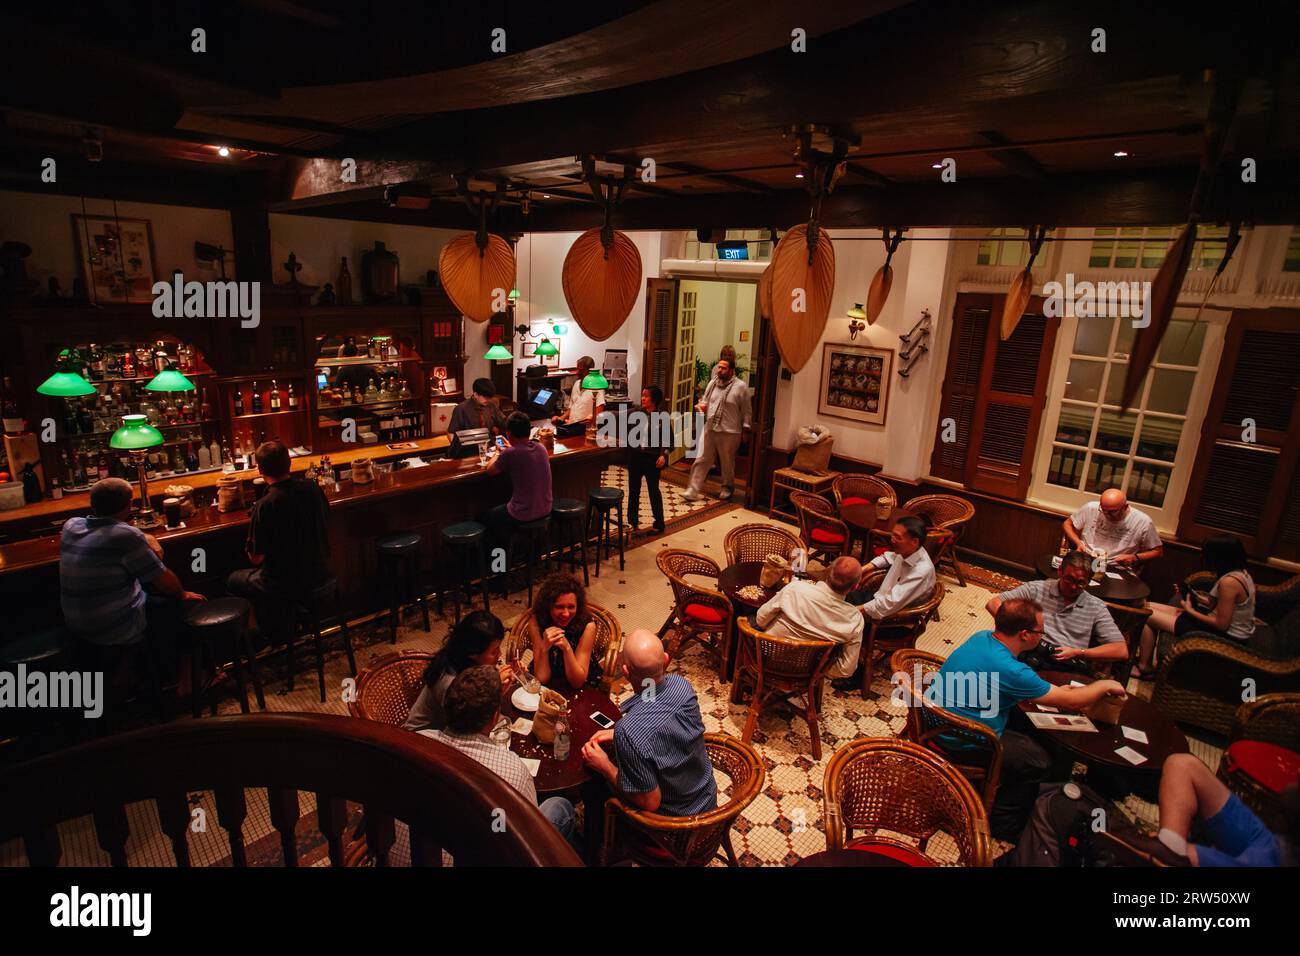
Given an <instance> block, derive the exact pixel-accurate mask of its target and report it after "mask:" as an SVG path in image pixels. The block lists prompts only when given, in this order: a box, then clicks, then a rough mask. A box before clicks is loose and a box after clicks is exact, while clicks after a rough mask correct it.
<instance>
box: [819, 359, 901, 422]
mask: <svg viewBox="0 0 1300 956" xmlns="http://www.w3.org/2000/svg"><path fill="white" fill-rule="evenodd" d="M893 365H894V350H893V349H877V348H872V347H870V346H866V345H836V344H833V343H830V342H827V343H826V344H825V345H824V346H822V380H821V388H820V389H819V390H818V392H817V411H818V412H819V413H820V414H822V415H831V416H833V417H835V418H847V419H849V420H851V421H855V422H867V423H868V424H871V425H883V424H885V412H886V411H887V409H888V404H889V376H890V372H891V370H892V368H893Z"/></svg>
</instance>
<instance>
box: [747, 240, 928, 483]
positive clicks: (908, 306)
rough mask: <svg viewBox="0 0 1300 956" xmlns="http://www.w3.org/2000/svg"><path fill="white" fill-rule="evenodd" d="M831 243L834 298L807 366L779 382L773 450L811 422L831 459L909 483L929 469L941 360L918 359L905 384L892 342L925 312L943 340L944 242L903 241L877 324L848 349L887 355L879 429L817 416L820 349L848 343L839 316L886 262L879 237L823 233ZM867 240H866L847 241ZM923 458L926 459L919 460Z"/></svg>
mask: <svg viewBox="0 0 1300 956" xmlns="http://www.w3.org/2000/svg"><path fill="white" fill-rule="evenodd" d="M830 235H831V238H832V240H836V241H835V291H834V294H833V297H832V299H831V310H830V318H829V319H828V320H827V322H826V330H825V333H824V334H823V336H822V339H821V342H820V343H819V344H818V348H817V349H816V351H814V352H813V354H812V357H811V358H809V359H808V364H807V365H805V366H804V367H803V369H802V370H801V371H799V372H798V373H797V374H795V375H794V376H793V377H792V379H791V380H790V381H788V382H787V381H778V384H777V401H776V425H775V430H774V433H773V436H772V441H773V444H775V445H777V446H779V447H782V448H793V447H794V445H795V441H796V437H795V435H796V431H797V429H798V426H799V425H802V424H807V423H810V422H818V423H820V424H824V425H826V426H827V427H829V428H830V429H831V431H832V433H833V434H834V436H835V453H836V454H840V455H846V456H848V457H850V458H856V459H859V460H861V461H867V462H872V463H875V464H879V465H881V466H882V469H883V470H884V472H885V473H886V474H888V475H892V476H894V477H897V478H903V479H914V478H918V477H920V476H921V475H922V474H924V472H925V471H926V470H927V469H928V465H929V462H928V450H929V447H930V441H929V440H928V432H929V430H930V424H929V423H930V422H931V421H933V412H932V410H931V409H932V406H933V403H934V402H935V401H937V398H936V396H937V393H938V391H939V389H940V388H941V387H942V384H943V367H942V365H941V364H940V361H939V358H940V356H938V355H936V353H935V350H932V351H930V352H928V353H926V354H925V355H923V356H921V358H920V359H918V360H917V363H916V364H915V365H914V366H913V368H912V371H911V373H910V375H909V377H908V378H907V379H903V378H901V377H900V376H899V375H898V368H899V367H900V366H899V364H898V356H897V352H898V349H899V347H900V342H899V340H898V337H899V336H900V335H902V334H903V333H905V332H907V331H908V330H910V329H911V328H912V326H913V325H914V324H915V323H916V320H917V319H919V318H920V316H921V310H922V309H927V308H928V309H929V310H930V313H931V316H932V322H933V325H934V336H935V338H936V339H940V340H946V336H947V333H946V328H947V321H946V318H945V313H944V309H945V307H946V303H945V302H943V301H942V300H943V296H944V288H945V282H944V280H945V275H946V270H947V256H948V249H949V246H950V244H949V243H947V242H904V243H903V244H902V245H901V246H900V247H899V249H898V252H897V253H895V255H894V260H893V268H894V281H893V286H892V288H891V291H890V295H889V299H888V301H887V302H886V303H885V308H884V311H883V312H882V314H881V316H880V318H879V319H878V320H877V321H876V323H875V324H874V325H872V326H870V327H869V328H867V329H866V330H865V331H863V332H860V333H858V337H857V338H856V339H855V340H854V342H853V344H855V345H869V346H872V347H874V348H886V349H893V350H894V352H895V355H894V371H893V373H892V375H891V381H890V383H889V403H888V408H887V411H886V418H885V424H884V425H870V424H866V423H863V422H855V421H851V420H849V419H844V418H836V417H834V416H829V415H820V414H818V412H817V405H818V390H819V388H820V387H821V370H822V351H823V350H822V345H824V344H825V343H827V342H843V343H847V342H848V341H849V334H848V324H849V319H848V317H847V315H846V313H847V312H848V310H849V309H850V308H852V307H853V305H854V303H857V302H864V301H866V298H867V289H868V288H869V287H870V285H871V279H872V276H874V275H875V273H876V270H877V269H878V268H880V266H882V265H884V262H885V248H884V244H883V243H881V242H880V240H879V238H878V237H879V230H874V229H871V230H867V229H838V230H830ZM947 235H948V231H947V230H922V229H918V230H915V231H914V232H911V233H909V237H914V238H922V237H934V238H946V237H947ZM859 236H870V237H873V238H869V239H867V241H860V240H857V239H852V238H851V237H859ZM923 459H925V460H923Z"/></svg>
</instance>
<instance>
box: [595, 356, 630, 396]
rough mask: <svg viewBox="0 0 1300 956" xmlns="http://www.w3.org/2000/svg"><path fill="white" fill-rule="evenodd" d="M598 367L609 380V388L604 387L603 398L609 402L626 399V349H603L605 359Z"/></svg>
mask: <svg viewBox="0 0 1300 956" xmlns="http://www.w3.org/2000/svg"><path fill="white" fill-rule="evenodd" d="M600 368H601V374H603V375H604V376H605V380H606V381H607V382H609V388H607V389H605V399H606V400H607V401H611V402H625V401H627V399H628V386H627V349H605V361H604V362H603V363H601V367H600Z"/></svg>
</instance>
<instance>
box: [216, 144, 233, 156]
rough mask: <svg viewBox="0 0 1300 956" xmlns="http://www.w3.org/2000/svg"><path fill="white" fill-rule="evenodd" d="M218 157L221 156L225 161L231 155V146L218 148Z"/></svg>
mask: <svg viewBox="0 0 1300 956" xmlns="http://www.w3.org/2000/svg"><path fill="white" fill-rule="evenodd" d="M217 155H218V156H220V157H221V158H222V159H224V158H225V157H227V156H229V155H230V147H229V146H218V147H217Z"/></svg>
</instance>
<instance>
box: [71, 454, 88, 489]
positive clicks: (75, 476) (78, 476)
mask: <svg viewBox="0 0 1300 956" xmlns="http://www.w3.org/2000/svg"><path fill="white" fill-rule="evenodd" d="M85 483H86V469H85V468H83V467H82V465H81V458H80V456H78V455H77V451H76V449H73V451H72V484H73V486H74V487H76V488H80V487H81V486H82V485H84V484H85Z"/></svg>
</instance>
